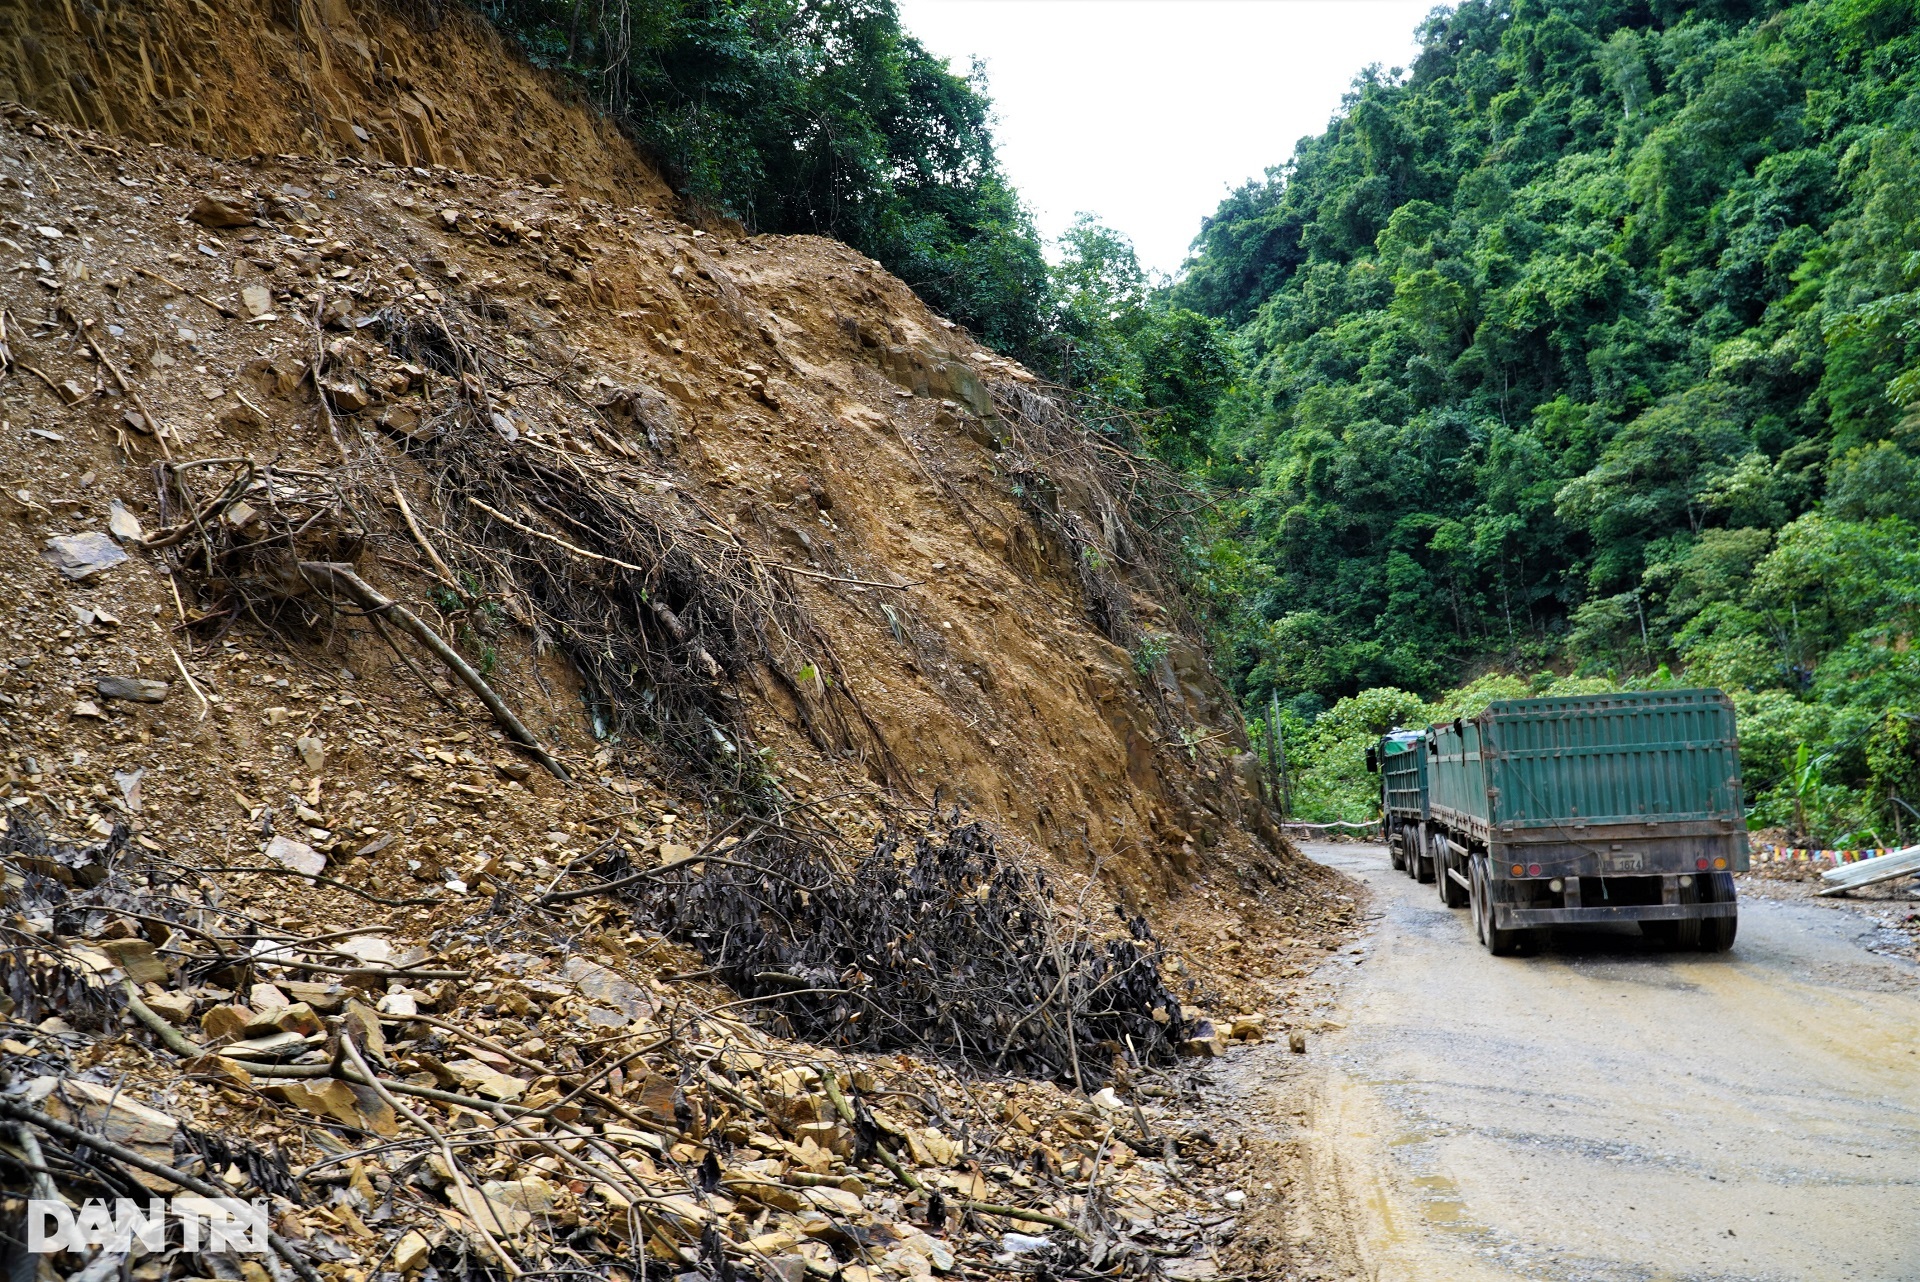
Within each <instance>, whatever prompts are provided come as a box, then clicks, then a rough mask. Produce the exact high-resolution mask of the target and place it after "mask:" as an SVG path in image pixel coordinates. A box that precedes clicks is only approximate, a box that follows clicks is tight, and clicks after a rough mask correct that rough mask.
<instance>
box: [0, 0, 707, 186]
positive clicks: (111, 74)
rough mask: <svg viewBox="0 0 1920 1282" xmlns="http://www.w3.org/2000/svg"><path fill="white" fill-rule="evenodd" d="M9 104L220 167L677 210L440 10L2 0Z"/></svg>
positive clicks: (426, 5)
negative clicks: (369, 168)
mask: <svg viewBox="0 0 1920 1282" xmlns="http://www.w3.org/2000/svg"><path fill="white" fill-rule="evenodd" d="M9 99H10V100H13V101H17V102H20V103H23V104H25V105H26V106H29V107H32V108H33V109H35V110H36V111H44V112H46V113H48V114H49V115H51V116H53V117H54V118H56V119H59V120H65V121H67V122H69V123H71V124H75V125H79V126H82V127H84V128H89V129H97V130H100V131H101V132H102V133H106V134H112V135H116V136H123V137H127V138H132V139H138V140H140V141H142V142H164V143H168V144H171V145H174V146H179V147H188V148H191V149H193V150H195V151H199V152H202V153H205V154H208V155H213V156H227V157H245V156H253V155H259V156H272V155H277V154H280V153H298V154H301V155H308V156H314V155H318V156H329V157H333V156H348V157H354V158H357V159H363V160H386V161H390V162H392V163H394V164H398V165H450V166H452V167H454V168H456V169H460V170H465V171H468V172H473V173H483V174H490V175H493V176H495V177H523V178H525V179H528V180H537V181H540V182H546V183H553V182H555V181H559V182H562V183H564V184H566V186H567V188H568V190H569V191H572V192H575V193H578V194H581V195H592V196H596V197H599V198H600V199H603V200H617V201H620V202H621V203H632V202H636V201H645V202H649V203H653V204H657V205H660V206H661V207H663V208H666V207H671V206H672V204H673V199H672V193H671V192H670V191H669V190H668V189H667V188H666V186H665V185H663V184H662V183H661V182H660V180H659V178H658V177H657V176H656V175H655V174H654V173H653V170H652V169H651V168H650V167H649V166H648V165H647V164H646V163H645V162H644V161H643V160H641V159H640V157H638V156H637V155H635V154H634V152H633V150H632V148H631V147H629V146H627V145H626V143H625V142H624V140H623V139H622V138H621V137H620V134H619V132H618V131H617V130H615V129H614V128H613V127H612V126H611V125H610V124H608V123H607V121H606V120H605V119H603V118H602V117H600V116H598V115H596V114H595V113H594V112H593V111H592V109H591V108H590V107H588V106H587V105H586V104H585V103H583V102H580V101H578V99H577V96H576V95H574V94H572V93H571V92H569V91H568V89H567V88H566V86H565V85H564V84H563V83H562V82H561V81H559V80H558V79H557V78H556V77H553V76H550V75H547V74H546V73H543V72H540V71H536V70H534V69H533V68H531V67H529V66H528V65H527V64H526V62H525V61H524V60H523V59H521V58H519V57H518V56H516V55H515V54H514V53H512V52H511V51H510V50H509V49H508V48H507V47H506V45H505V43H504V42H503V41H502V40H501V39H500V37H499V36H498V35H497V34H496V33H495V32H494V31H493V30H492V29H491V28H490V27H488V26H487V25H486V24H485V23H484V22H482V21H480V20H479V19H477V18H475V17H473V16H472V15H471V14H469V13H468V12H467V11H466V10H465V9H463V8H461V7H460V6H457V5H442V4H440V3H437V0H421V2H420V3H417V4H412V5H403V4H397V5H384V4H366V3H358V4H355V3H349V2H348V0H273V2H272V3H256V2H252V0H161V2H159V3H140V4H127V3H119V2H112V3H107V4H103V5H102V4H93V3H90V2H89V0H57V2H56V3H52V4H46V3H41V0H3V2H0V100H9Z"/></svg>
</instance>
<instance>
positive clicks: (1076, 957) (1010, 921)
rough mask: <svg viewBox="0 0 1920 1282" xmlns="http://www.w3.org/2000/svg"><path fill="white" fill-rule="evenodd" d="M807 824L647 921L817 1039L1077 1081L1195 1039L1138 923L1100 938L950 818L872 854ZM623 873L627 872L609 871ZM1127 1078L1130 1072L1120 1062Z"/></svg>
mask: <svg viewBox="0 0 1920 1282" xmlns="http://www.w3.org/2000/svg"><path fill="white" fill-rule="evenodd" d="M833 845H834V843H833V839H832V838H830V837H829V836H827V835H825V834H821V833H816V832H813V831H810V830H804V829H796V828H793V827H790V826H779V825H775V824H772V823H770V822H767V823H758V824H753V825H751V826H750V827H749V828H748V829H747V832H746V835H745V836H744V837H743V838H742V839H740V840H738V841H737V842H736V841H733V840H731V839H726V840H725V841H724V844H722V845H720V847H719V848H720V849H724V850H725V851H726V852H727V853H728V854H730V855H732V856H733V858H732V859H730V860H717V859H716V860H711V861H702V860H701V859H700V858H699V855H698V853H697V852H696V853H695V854H692V855H688V856H686V857H683V859H682V860H681V861H680V863H679V865H678V866H677V867H675V868H673V869H671V870H662V869H656V870H654V873H655V874H656V875H651V876H647V877H646V878H645V879H644V880H643V881H642V882H641V883H640V886H639V887H637V888H636V890H635V894H634V897H635V899H636V901H637V904H638V907H639V910H640V912H639V916H640V919H641V920H642V921H645V922H647V923H649V924H652V925H654V926H656V927H658V928H659V929H662V930H665V931H667V932H668V933H669V934H671V935H672V936H673V937H674V938H676V939H681V940H684V941H686V942H688V943H690V944H692V945H693V946H694V947H696V948H698V949H699V950H700V952H701V954H702V955H703V957H705V959H706V961H707V963H708V965H709V966H710V967H712V969H713V973H714V974H715V975H716V976H717V977H719V978H721V979H724V980H725V981H726V982H727V983H728V984H729V985H730V986H732V987H733V988H734V989H735V990H736V991H738V992H740V993H742V994H743V995H745V996H746V997H747V998H748V999H750V1000H752V1001H754V1002H756V1003H759V1004H762V1005H764V1006H765V1007H767V1008H770V1009H772V1010H776V1011H778V1012H779V1013H780V1014H782V1015H783V1016H785V1018H786V1019H787V1021H788V1023H789V1026H790V1027H791V1028H792V1030H793V1031H794V1032H795V1033H797V1034H799V1035H801V1036H804V1037H806V1038H808V1039H809V1040H813V1041H820V1042H824V1043H826V1044H828V1045H836V1046H846V1047H858V1048H861V1049H867V1050H882V1049H895V1048H910V1049H914V1050H918V1051H922V1052H924V1053H927V1054H931V1055H937V1056H940V1057H943V1058H947V1059H951V1060H955V1061H959V1062H964V1063H970V1064H976V1065H982V1066H991V1067H992V1068H995V1069H998V1068H1001V1067H1011V1068H1014V1069H1017V1070H1019V1071H1021V1072H1024V1073H1032V1074H1037V1075H1040V1076H1045V1077H1051V1078H1054V1079H1057V1080H1061V1081H1070V1082H1074V1083H1075V1084H1080V1085H1084V1084H1086V1083H1089V1082H1091V1083H1093V1084H1095V1085H1098V1084H1099V1083H1100V1082H1103V1081H1105V1080H1106V1079H1107V1078H1108V1076H1109V1075H1110V1074H1111V1072H1112V1071H1113V1066H1114V1065H1116V1064H1119V1065H1123V1066H1125V1065H1130V1066H1132V1067H1134V1068H1138V1067H1141V1066H1144V1065H1148V1064H1154V1063H1162V1062H1166V1061H1170V1060H1172V1059H1173V1058H1174V1057H1175V1055H1176V1053H1177V1052H1176V1048H1177V1046H1178V1043H1179V1041H1180V1039H1181V1038H1182V1037H1184V1036H1186V1035H1187V1030H1186V1021H1185V1020H1184V1018H1183V1016H1182V1014H1181V1010H1180V1003H1179V1000H1178V999H1177V998H1176V997H1175V996H1174V995H1173V993H1172V992H1170V991H1169V990H1168V989H1167V987H1166V985H1165V984H1164V983H1163V982H1162V980H1161V977H1160V971H1159V965H1158V963H1159V960H1160V956H1159V952H1158V950H1157V948H1156V947H1155V946H1154V944H1153V940H1152V936H1151V933H1150V932H1149V931H1148V928H1147V925H1146V922H1145V921H1144V920H1141V919H1139V918H1134V919H1132V920H1128V921H1126V927H1127V931H1126V933H1121V932H1118V931H1115V932H1109V933H1108V934H1107V935H1106V936H1105V937H1103V938H1102V937H1095V936H1093V935H1092V934H1091V933H1090V932H1089V931H1088V930H1087V928H1086V923H1085V922H1083V921H1078V920H1075V919H1074V918H1072V917H1071V916H1070V915H1069V914H1066V913H1064V912H1063V911H1062V908H1061V906H1060V905H1059V904H1057V903H1056V902H1055V899H1054V896H1053V893H1052V890H1051V888H1050V887H1049V885H1048V882H1047V879H1046V875H1045V873H1044V872H1039V871H1031V870H1029V869H1027V868H1025V867H1023V866H1021V865H1019V864H1017V863H1014V862H1011V861H1008V860H1004V859H1002V858H1001V857H1000V855H999V853H998V851H997V850H996V849H995V846H994V839H993V836H992V834H991V833H990V832H989V831H988V830H987V828H986V827H985V826H984V825H982V824H980V823H977V822H967V821H965V820H963V818H962V816H961V815H960V814H959V812H958V811H953V812H950V813H947V814H944V815H939V814H936V815H933V816H930V817H928V820H927V821H926V822H925V824H924V825H923V826H922V827H921V828H920V829H919V830H918V831H916V832H913V833H911V834H902V833H900V832H897V831H895V832H889V833H886V834H884V835H882V836H881V837H880V838H879V839H878V840H877V841H876V842H875V843H874V845H873V847H872V848H871V849H870V850H868V851H866V852H865V853H864V854H858V855H855V854H853V853H851V852H848V851H845V850H836V849H834V848H833ZM602 871H603V872H604V873H605V874H606V875H608V876H610V877H613V878H616V879H617V878H619V877H620V876H621V874H622V873H623V872H624V871H626V870H625V868H624V866H623V865H621V864H619V863H613V864H610V865H608V866H607V867H605V868H604V869H603V870H602ZM1122 1071H1125V1070H1124V1068H1123V1070H1122Z"/></svg>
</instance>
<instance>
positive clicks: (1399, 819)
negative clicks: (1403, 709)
mask: <svg viewBox="0 0 1920 1282" xmlns="http://www.w3.org/2000/svg"><path fill="white" fill-rule="evenodd" d="M1367 755H1368V758H1369V760H1368V762H1367V764H1368V766H1369V767H1370V768H1372V769H1377V770H1378V771H1379V772H1380V814H1381V824H1382V827H1384V828H1385V830H1386V839H1387V849H1388V850H1389V851H1390V852H1392V856H1393V866H1394V867H1395V868H1398V869H1401V870H1402V871H1404V872H1405V873H1406V874H1407V875H1408V876H1409V877H1412V878H1414V879H1416V880H1418V881H1432V880H1433V868H1434V864H1433V858H1432V856H1431V854H1430V853H1429V852H1428V850H1427V838H1426V831H1427V829H1426V825H1427V820H1428V814H1427V751H1426V735H1425V733H1424V732H1423V731H1419V730H1395V731H1392V732H1391V733H1389V734H1387V735H1386V736H1384V737H1383V738H1382V739H1381V740H1380V742H1379V744H1378V745H1376V746H1375V747H1373V748H1369V749H1368V750H1367Z"/></svg>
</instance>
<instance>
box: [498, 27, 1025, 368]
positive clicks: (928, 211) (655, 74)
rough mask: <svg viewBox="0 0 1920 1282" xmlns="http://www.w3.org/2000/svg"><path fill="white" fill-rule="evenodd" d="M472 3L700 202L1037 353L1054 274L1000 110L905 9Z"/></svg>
mask: <svg viewBox="0 0 1920 1282" xmlns="http://www.w3.org/2000/svg"><path fill="white" fill-rule="evenodd" d="M471 3H473V4H474V7H475V8H477V9H478V10H479V11H480V12H482V13H484V14H485V15H486V16H487V17H488V18H489V19H490V20H491V21H492V22H493V23H494V24H495V25H496V26H497V27H499V28H500V29H501V30H503V31H505V32H507V33H508V34H510V35H511V36H513V37H514V38H516V39H517V40H518V42H519V43H520V45H521V47H522V48H523V49H524V50H525V51H526V52H527V54H528V56H529V57H530V58H531V59H532V60H533V61H534V62H535V63H537V64H539V65H542V66H547V67H551V68H554V69H557V70H559V71H562V72H564V73H566V74H569V75H571V76H572V77H574V78H575V79H576V80H578V81H580V82H581V83H582V84H583V85H585V86H586V87H587V88H588V90H589V91H590V92H591V93H592V94H593V96H594V97H595V99H596V100H597V101H598V102H599V103H600V105H601V106H602V107H603V108H604V109H605V110H606V111H607V112H608V113H609V114H610V115H611V116H612V117H613V118H614V119H616V120H618V121H620V122H621V124H622V125H623V126H624V127H625V128H626V129H627V130H628V131H629V133H630V134H631V135H632V136H633V137H634V138H635V139H636V140H637V141H638V142H639V143H640V144H641V145H642V146H643V147H644V148H645V149H646V150H647V151H649V152H650V153H651V154H652V156H653V157H654V159H655V160H656V161H657V162H658V164H659V166H660V169H661V172H662V173H663V174H664V175H665V176H666V177H667V179H668V181H670V182H671V183H673V185H674V186H675V187H676V188H677V189H678V190H679V191H680V192H681V193H682V194H683V195H685V196H686V197H687V198H688V199H689V201H690V202H691V203H693V204H694V205H695V206H697V207H700V208H704V209H707V210H710V211H713V212H717V213H720V214H723V215H726V216H730V217H734V218H737V219H739V220H740V222H741V223H743V224H744V225H745V226H746V227H747V228H748V229H749V230H751V231H754V232H784V233H814V234H818V235H822V236H832V237H834V238H836V239H839V240H843V241H846V242H847V243H848V244H850V245H852V246H854V247H855V248H856V249H859V250H860V251H861V252H863V253H866V254H869V255H871V256H873V257H874V258H877V259H879V260H880V261H881V262H882V263H884V264H885V265H886V267H887V268H888V270H890V271H892V272H893V273H894V274H895V275H897V276H899V277H900V278H901V279H902V280H904V281H906V282H907V283H908V284H909V285H911V286H912V287H913V288H914V290H915V291H917V292H918V293H919V294H920V295H921V297H923V298H924V299H926V301H927V302H928V303H929V304H930V305H931V306H932V307H934V308H935V309H936V310H937V311H939V312H941V313H942V314H943V315H946V316H949V317H951V318H952V319H954V320H955V321H958V322H960V323H961V324H964V325H966V326H967V327H968V328H970V329H971V330H973V332H974V333H975V334H977V335H978V336H979V337H980V339H981V341H983V342H985V343H988V344H990V345H992V346H994V347H996V348H999V349H1001V350H1003V351H1011V352H1015V353H1020V354H1026V353H1029V352H1031V351H1032V350H1033V348H1034V344H1035V342H1036V341H1037V340H1038V338H1039V337H1040V333H1041V329H1042V324H1043V322H1042V315H1043V312H1044V309H1045V303H1044V299H1045V297H1046V294H1047V269H1046V263H1045V261H1044V260H1043V259H1042V257H1041V254H1040V242H1039V239H1038V237H1037V236H1036V235H1035V234H1034V231H1033V227H1032V223H1031V221H1030V220H1029V219H1028V217H1027V215H1026V212H1025V210H1024V209H1023V208H1022V207H1021V205H1020V201H1019V198H1018V196H1017V195H1016V194H1015V193H1014V191H1013V189H1012V188H1011V187H1010V186H1009V185H1008V184H1007V182H1006V180H1005V178H1004V177H1003V176H1002V174H1001V172H1000V167H999V162H998V160H997V159H996V157H995V154H994V149H993V137H992V133H991V130H990V128H989V122H988V118H987V117H988V103H987V99H986V97H985V95H984V93H983V92H982V91H981V89H980V88H979V86H978V85H977V84H976V83H975V81H973V80H969V79H967V78H964V77H961V76H957V75H955V74H953V73H952V72H951V71H949V70H948V68H947V65H946V63H945V62H944V61H942V60H940V59H937V58H934V57H932V56H931V55H929V54H928V53H927V51H926V50H925V49H924V48H922V47H921V45H920V43H919V42H918V41H916V40H915V39H913V37H911V36H910V35H907V34H906V33H905V32H903V31H902V30H901V29H900V20H899V16H898V14H897V13H896V12H895V10H894V6H893V4H892V2H891V0H471ZM976 79H977V78H976Z"/></svg>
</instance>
